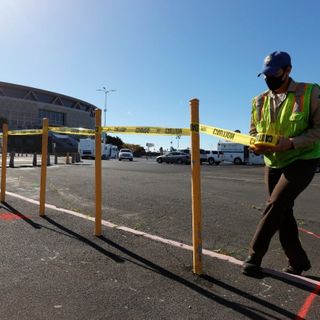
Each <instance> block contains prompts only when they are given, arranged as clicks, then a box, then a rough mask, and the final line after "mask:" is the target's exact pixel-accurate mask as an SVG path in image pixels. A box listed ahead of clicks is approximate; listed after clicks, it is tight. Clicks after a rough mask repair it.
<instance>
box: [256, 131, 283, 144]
mask: <svg viewBox="0 0 320 320" xmlns="http://www.w3.org/2000/svg"><path fill="white" fill-rule="evenodd" d="M256 140H257V141H256V142H255V143H254V145H255V146H266V147H274V146H276V145H277V144H278V143H279V136H277V135H274V134H268V133H258V134H257V137H256Z"/></svg>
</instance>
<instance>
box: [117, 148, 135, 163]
mask: <svg viewBox="0 0 320 320" xmlns="http://www.w3.org/2000/svg"><path fill="white" fill-rule="evenodd" d="M122 159H127V160H129V161H132V160H133V152H132V151H131V150H130V149H120V151H119V161H121V160H122Z"/></svg>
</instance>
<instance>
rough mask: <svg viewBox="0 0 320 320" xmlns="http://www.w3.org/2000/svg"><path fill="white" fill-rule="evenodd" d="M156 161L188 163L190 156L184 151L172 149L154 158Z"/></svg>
mask: <svg viewBox="0 0 320 320" xmlns="http://www.w3.org/2000/svg"><path fill="white" fill-rule="evenodd" d="M156 160H157V162H158V163H162V162H166V163H178V164H183V163H184V164H188V163H190V156H189V155H188V154H186V153H184V152H180V151H172V152H169V153H167V154H164V155H162V156H158V157H157V158H156Z"/></svg>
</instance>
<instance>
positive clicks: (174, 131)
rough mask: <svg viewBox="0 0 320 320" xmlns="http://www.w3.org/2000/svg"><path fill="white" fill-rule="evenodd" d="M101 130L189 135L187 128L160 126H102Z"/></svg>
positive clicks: (108, 131) (123, 132)
mask: <svg viewBox="0 0 320 320" xmlns="http://www.w3.org/2000/svg"><path fill="white" fill-rule="evenodd" d="M102 131H103V132H107V133H118V134H121V133H122V134H152V135H166V136H168V135H169V136H189V135H190V129H188V128H160V127H122V126H120V127H109V126H108V127H102Z"/></svg>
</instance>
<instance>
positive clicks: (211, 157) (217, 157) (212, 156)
mask: <svg viewBox="0 0 320 320" xmlns="http://www.w3.org/2000/svg"><path fill="white" fill-rule="evenodd" d="M206 156H207V160H206V161H208V163H209V164H210V165H213V164H215V165H219V164H220V163H221V162H222V161H223V153H222V152H220V151H215V150H206Z"/></svg>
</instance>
